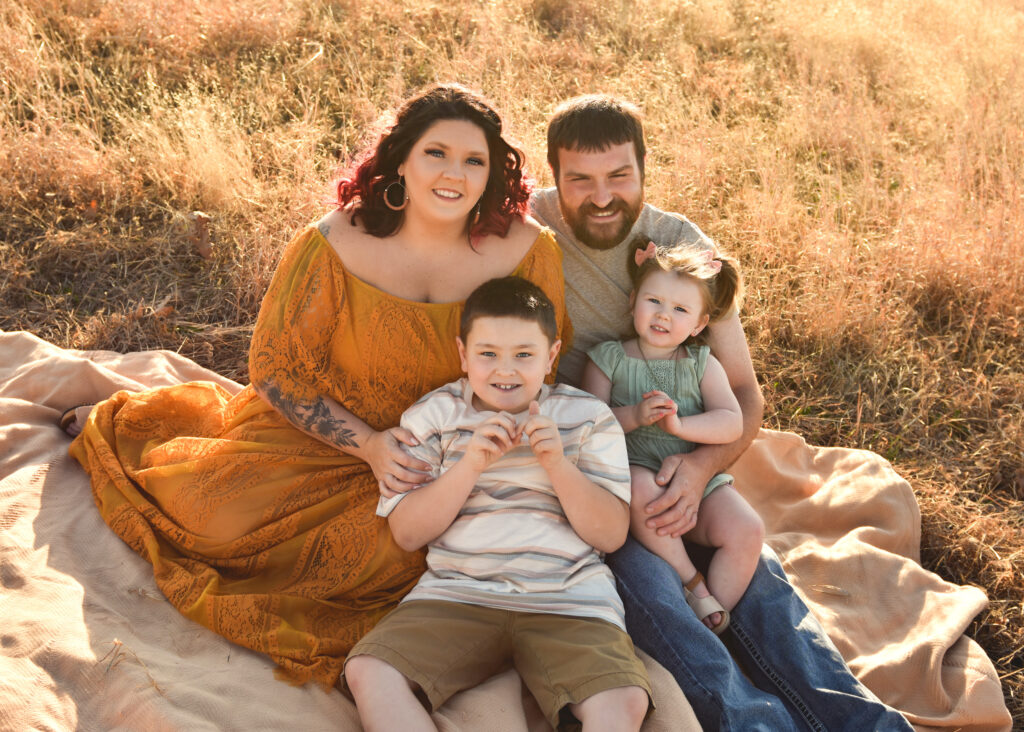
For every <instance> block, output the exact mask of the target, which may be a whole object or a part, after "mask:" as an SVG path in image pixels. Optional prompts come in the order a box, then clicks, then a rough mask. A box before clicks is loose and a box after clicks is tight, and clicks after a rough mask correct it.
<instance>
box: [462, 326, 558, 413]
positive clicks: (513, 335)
mask: <svg viewBox="0 0 1024 732" xmlns="http://www.w3.org/2000/svg"><path fill="white" fill-rule="evenodd" d="M561 345H562V342H561V341H555V342H554V343H550V342H548V338H547V336H546V335H544V331H543V330H541V327H540V325H539V324H538V323H536V322H534V321H532V320H525V319H523V318H519V317H515V316H505V317H492V316H483V317H479V318H476V319H474V320H473V324H472V326H471V327H470V329H469V333H468V334H467V336H466V340H465V341H463V340H462V339H461V338H460V339H458V347H459V358H460V359H461V361H462V370H463V371H465V372H466V376H467V377H468V379H469V385H470V386H471V387H472V389H473V406H474V407H476V408H477V409H479V410H481V411H494V412H501V411H505V412H510V413H512V414H516V413H517V412H523V411H525V410H526V409H527V408H528V407H529V406H530V402H531V401H533V400H534V399H536V398H537V396H538V394H540V388H541V385H542V384H543V383H544V377H545V376H547V375H548V374H549V373H551V367H552V365H553V364H554V362H555V356H557V355H558V349H559V348H560V347H561Z"/></svg>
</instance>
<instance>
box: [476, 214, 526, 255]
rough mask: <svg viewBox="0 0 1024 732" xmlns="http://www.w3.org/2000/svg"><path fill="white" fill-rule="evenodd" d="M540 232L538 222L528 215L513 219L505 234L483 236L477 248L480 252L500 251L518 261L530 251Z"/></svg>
mask: <svg viewBox="0 0 1024 732" xmlns="http://www.w3.org/2000/svg"><path fill="white" fill-rule="evenodd" d="M540 232H541V226H540V224H538V223H537V222H536V221H534V220H533V219H532V218H530V217H527V218H525V219H513V221H512V225H511V226H509V229H508V234H506V235H505V236H497V235H495V234H491V235H490V236H486V237H484V239H483V241H481V242H480V244H479V246H478V250H479V251H480V252H481V253H488V252H496V253H497V252H501V253H503V254H504V255H506V256H508V257H509V258H512V259H515V261H519V259H522V258H523V257H524V256H525V255H526V253H527V252H528V251H530V248H531V247H532V246H533V244H534V242H536V241H537V237H538V236H539V235H540Z"/></svg>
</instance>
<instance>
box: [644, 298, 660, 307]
mask: <svg viewBox="0 0 1024 732" xmlns="http://www.w3.org/2000/svg"><path fill="white" fill-rule="evenodd" d="M647 302H649V303H653V304H655V305H660V304H661V301H660V300H659V299H658V298H656V297H649V298H647Z"/></svg>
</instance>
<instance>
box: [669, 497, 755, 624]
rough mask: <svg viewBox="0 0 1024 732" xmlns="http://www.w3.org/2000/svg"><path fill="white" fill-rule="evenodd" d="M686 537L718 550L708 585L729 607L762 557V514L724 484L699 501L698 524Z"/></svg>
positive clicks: (709, 572)
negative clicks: (759, 514)
mask: <svg viewBox="0 0 1024 732" xmlns="http://www.w3.org/2000/svg"><path fill="white" fill-rule="evenodd" d="M686 538H687V539H688V540H690V541H693V542H696V543H697V544H703V545H705V546H711V547H715V548H716V549H717V551H716V552H715V553H714V556H713V557H712V558H711V565H710V566H709V567H708V576H707V580H708V587H709V589H710V590H711V592H712V594H714V596H715V598H716V599H717V600H718V601H719V602H720V603H722V607H724V608H725V609H726V610H732V609H733V608H734V607H736V603H737V602H739V601H740V598H741V597H743V593H744V592H746V590H747V585H749V584H750V579H751V577H753V576H754V570H755V569H756V568H757V560H758V557H760V556H761V545H762V544H763V543H764V523H763V522H762V521H761V517H760V516H758V515H757V512H756V511H754V509H753V508H751V507H750V504H749V503H747V501H746V500H745V499H744V498H743V496H741V495H740V494H739V493H738V492H737V491H736V489H735V488H734V487H733V486H731V485H724V486H722V487H721V488H718V489H716V490H715V491H714V492H713V493H712V494H711V495H709V496H708V497H707V498H705V499H704V500H703V501H702V502H701V504H700V513H698V515H697V525H696V526H695V527H694V528H693V530H692V531H690V533H689V534H687V535H686Z"/></svg>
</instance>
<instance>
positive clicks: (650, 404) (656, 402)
mask: <svg viewBox="0 0 1024 732" xmlns="http://www.w3.org/2000/svg"><path fill="white" fill-rule="evenodd" d="M633 409H634V410H635V414H636V423H637V424H638V425H648V424H654V423H655V422H657V421H658V420H659V419H664V418H665V417H667V416H671V415H674V414H676V411H677V407H676V403H675V402H674V401H672V398H671V397H670V396H669V395H668V394H666V393H665V392H663V391H657V390H654V391H649V392H647V393H646V394H644V400H643V401H642V402H637V403H636V404H634V405H633ZM662 429H664V430H665V431H666V432H668V431H669V430H668V428H667V427H664V426H663V427H662Z"/></svg>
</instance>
